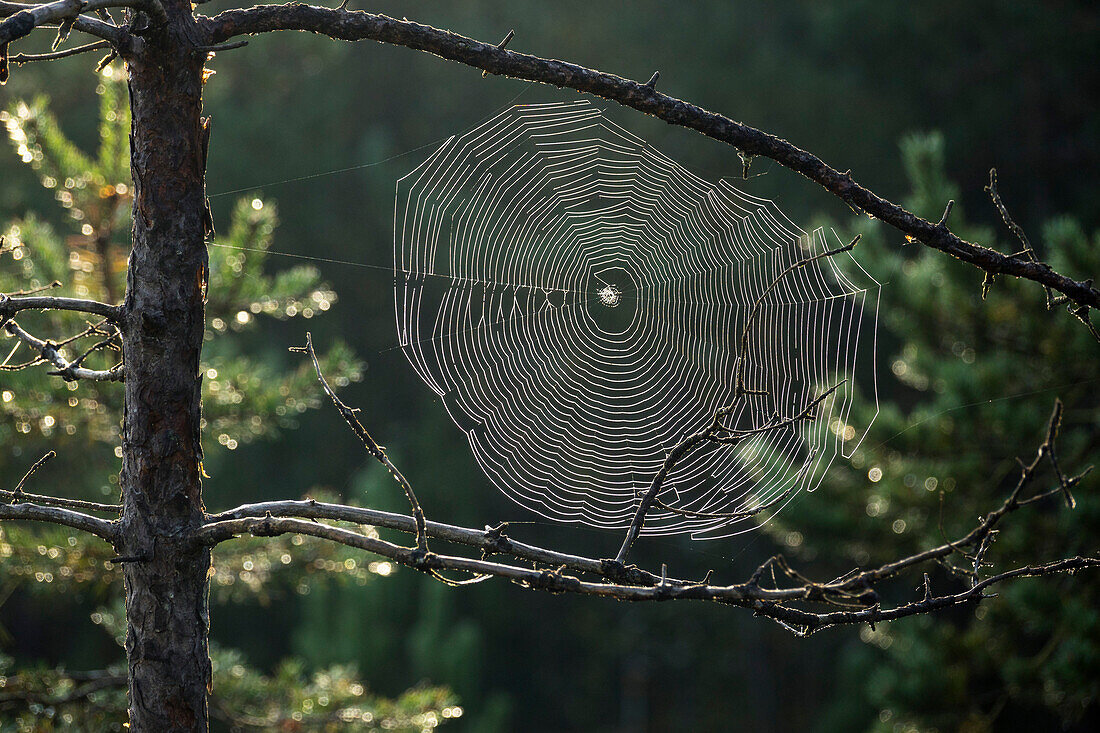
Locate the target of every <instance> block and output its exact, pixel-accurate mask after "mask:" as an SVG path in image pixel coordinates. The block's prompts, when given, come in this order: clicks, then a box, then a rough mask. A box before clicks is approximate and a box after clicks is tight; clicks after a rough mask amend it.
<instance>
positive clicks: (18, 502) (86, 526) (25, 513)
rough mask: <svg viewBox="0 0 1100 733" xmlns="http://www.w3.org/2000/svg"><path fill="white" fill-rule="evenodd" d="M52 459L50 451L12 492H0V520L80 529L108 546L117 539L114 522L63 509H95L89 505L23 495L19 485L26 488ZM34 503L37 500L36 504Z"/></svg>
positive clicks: (36, 462)
mask: <svg viewBox="0 0 1100 733" xmlns="http://www.w3.org/2000/svg"><path fill="white" fill-rule="evenodd" d="M53 457H54V452H53V451H50V452H49V453H47V454H46V455H44V456H42V457H41V458H39V459H38V460H37V461H35V462H34V465H32V466H31V467H30V469H28V470H27V472H26V473H25V474H23V478H21V479H20V480H19V483H18V484H16V486H15V489H13V490H12V491H0V498H2V499H4V503H0V520H3V519H17V520H26V521H33V522H49V523H50V524H60V525H61V526H63V527H72V528H73V529H79V530H83V531H85V532H88V533H90V534H94V535H95V536H97V537H99V538H101V539H103V540H106V541H107V542H109V543H111V544H112V545H113V544H115V542H116V541H117V540H118V528H117V526H116V524H115V523H114V522H111V521H107V520H106V519H100V518H98V517H93V516H91V515H89V514H83V513H81V512H78V511H74V510H73V509H69V508H67V507H69V506H73V505H76V504H80V505H81V508H83V509H96V507H95V506H92V502H76V501H75V500H71V499H61V498H56V497H42V496H38V495H34V494H25V493H24V492H23V486H24V485H26V483H27V481H28V480H29V479H30V478H31V476H33V475H34V473H35V472H36V471H38V469H40V468H41V467H42V466H43V465H44V464H45V463H46V462H47V461H49V460H50V459H51V458H53ZM36 500H41V501H40V503H39V502H38V501H36ZM48 505H52V506H48Z"/></svg>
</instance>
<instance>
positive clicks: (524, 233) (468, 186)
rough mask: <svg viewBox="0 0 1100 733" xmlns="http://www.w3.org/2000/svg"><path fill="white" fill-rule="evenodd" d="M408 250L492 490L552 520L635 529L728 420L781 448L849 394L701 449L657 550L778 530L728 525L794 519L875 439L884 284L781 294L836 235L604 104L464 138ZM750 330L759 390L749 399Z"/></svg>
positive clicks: (431, 335)
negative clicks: (641, 507) (644, 510)
mask: <svg viewBox="0 0 1100 733" xmlns="http://www.w3.org/2000/svg"><path fill="white" fill-rule="evenodd" d="M394 230H395V237H394V239H395V244H394V278H395V289H394V293H395V309H396V320H397V332H398V342H399V344H400V346H401V348H402V350H403V351H404V353H405V355H406V357H407V358H408V360H409V362H410V363H411V364H412V366H413V368H414V370H415V371H416V372H417V374H418V375H419V376H420V378H421V379H422V380H423V381H424V383H425V384H426V385H427V386H428V387H429V388H430V389H431V390H432V391H433V392H435V393H436V395H438V396H439V398H440V399H441V401H442V403H443V405H444V406H445V408H446V410H447V412H448V414H449V415H450V417H451V418H452V419H453V420H454V422H455V424H456V425H457V426H458V427H459V428H460V429H461V430H462V431H463V432H464V433H465V434H466V436H467V438H468V440H469V443H470V447H471V449H472V450H473V453H474V456H475V458H476V460H477V462H478V463H479V465H480V466H481V468H482V469H483V470H484V471H485V474H486V476H487V477H488V479H489V480H490V482H491V483H493V484H494V485H495V486H496V487H497V488H499V489H500V490H501V491H503V492H504V493H505V494H506V495H508V496H510V497H511V498H512V499H513V500H515V501H516V502H518V503H519V504H521V505H522V506H524V507H526V508H528V509H531V510H533V511H535V512H537V513H539V514H541V515H543V516H545V517H547V518H550V519H554V520H558V521H564V522H575V523H583V524H586V525H591V526H595V527H601V528H607V529H623V528H625V527H626V526H628V525H629V524H630V521H631V519H632V518H633V516H634V513H635V512H636V510H637V507H638V500H639V495H640V494H641V493H643V492H644V491H645V490H646V489H647V488H648V487H649V485H650V483H651V481H652V480H653V476H654V475H655V474H656V473H657V472H658V471H659V470H660V468H661V465H662V463H663V462H664V460H665V457H666V455H667V452H668V451H669V450H670V449H671V448H672V447H673V446H675V445H676V444H677V443H678V442H679V441H680V440H682V439H683V438H684V437H685V436H687V435H689V434H692V433H695V432H697V431H699V430H700V429H702V428H704V427H705V426H706V425H707V424H709V422H710V421H711V419H712V418H713V415H714V413H715V410H716V409H717V408H719V407H721V406H724V405H730V404H734V405H735V409H734V411H733V412H732V413H731V416H730V418H729V420H728V421H727V424H728V425H730V426H731V427H734V428H737V429H742V430H747V429H752V428H757V427H760V426H763V425H766V424H768V423H769V421H773V420H775V419H776V418H777V417H778V418H783V417H790V416H792V415H795V414H798V413H799V412H800V411H801V410H802V409H803V408H804V407H805V406H806V405H807V404H809V403H810V402H811V401H813V400H814V398H815V397H817V396H818V395H820V394H822V393H824V392H825V391H826V390H828V389H829V388H830V387H832V386H834V385H836V384H837V383H839V382H841V380H844V381H843V383H842V384H841V386H840V387H839V388H838V389H836V391H835V392H833V393H832V394H831V395H830V396H829V397H828V398H827V399H826V400H825V401H824V402H823V403H822V404H821V405H820V406H819V409H818V410H817V414H816V417H815V418H814V419H813V420H809V421H805V422H799V423H796V424H791V425H787V426H785V427H782V428H779V429H774V430H767V431H763V432H761V433H759V434H758V435H756V436H754V437H752V438H749V439H747V440H745V441H743V442H741V443H739V444H738V445H732V446H731V445H723V444H716V443H708V444H706V445H704V446H702V447H700V448H698V449H696V450H694V451H692V452H691V453H690V454H689V455H687V456H686V457H685V458H684V459H683V460H681V461H680V462H679V463H677V465H676V466H675V468H674V470H673V471H672V472H671V473H670V475H669V479H668V481H667V482H666V483H665V485H664V487H663V489H662V491H661V494H660V495H659V496H658V499H659V504H658V506H657V507H655V508H654V509H653V510H652V511H651V512H650V513H649V515H648V516H647V519H646V523H645V527H644V530H643V533H644V534H651V535H654V534H674V533H681V532H690V533H691V534H692V536H693V537H695V538H698V539H711V538H717V537H725V536H730V535H733V534H737V533H739V532H741V531H745V530H746V529H751V528H752V527H755V526H758V525H759V524H760V523H761V521H762V520H763V519H764V518H765V517H764V516H760V517H756V518H752V519H751V521H749V520H750V518H749V517H744V516H742V517H733V518H730V517H713V516H707V515H708V514H710V515H713V514H723V513H725V514H729V513H736V512H744V511H747V510H751V509H752V508H753V507H759V506H763V505H770V504H775V505H776V506H775V508H774V509H773V508H772V507H771V506H769V511H768V512H767V514H769V515H770V514H771V513H773V512H774V511H776V510H778V508H780V506H781V505H783V504H785V503H786V502H787V501H789V500H790V498H792V497H793V496H794V495H795V494H796V493H797V491H798V490H800V489H806V490H813V489H814V488H816V487H817V486H818V484H819V483H820V482H821V480H822V477H823V476H824V473H825V471H826V470H827V469H828V467H829V465H830V464H831V463H832V462H833V460H834V459H835V458H836V456H837V455H843V456H850V455H851V452H852V451H853V450H854V449H855V447H857V446H858V443H859V441H861V440H862V437H863V435H864V434H865V432H866V428H867V427H869V425H865V426H863V428H862V432H859V431H857V430H856V428H855V427H854V426H852V425H851V424H849V419H850V417H851V410H852V406H853V401H854V398H855V381H856V368H857V364H858V365H859V366H860V370H861V373H869V374H870V377H869V378H870V380H871V382H872V383H873V381H874V368H873V367H874V365H873V360H874V345H875V344H874V341H875V339H876V331H877V318H878V293H879V288H880V285H879V283H878V282H876V281H875V280H874V279H873V278H872V277H871V276H870V275H869V274H868V273H867V272H866V271H865V270H863V269H862V268H861V267H859V265H858V263H857V262H856V261H855V260H854V259H853V258H852V257H851V255H850V254H849V253H845V254H843V255H840V256H839V257H823V258H819V259H817V260H814V261H813V262H810V263H807V264H806V265H805V266H803V267H798V268H795V269H793V270H791V271H790V272H789V273H788V274H787V275H785V276H784V277H783V278H782V279H781V280H780V281H779V282H778V283H777V284H775V286H774V287H771V286H772V285H773V283H775V280H776V278H777V277H779V275H780V273H783V272H784V270H786V269H787V268H788V267H790V266H791V265H793V264H795V263H797V262H799V261H801V260H805V259H807V258H810V257H813V255H815V254H819V253H821V252H825V251H826V250H828V249H829V247H828V246H827V245H826V239H825V234H824V232H822V231H820V230H818V231H816V232H814V233H812V234H806V233H805V232H802V231H801V230H800V229H798V227H796V226H795V225H794V224H793V223H791V221H790V220H789V219H787V218H786V216H784V215H783V214H782V212H780V211H779V210H778V208H776V207H775V205H774V204H772V203H771V202H770V201H767V200H764V199H759V198H755V197H752V196H749V195H747V194H745V193H743V192H741V191H738V190H737V189H735V188H734V187H733V186H731V185H729V184H727V183H725V182H721V183H719V184H718V185H711V184H709V183H707V182H706V181H704V180H702V179H700V178H699V177H697V176H695V175H694V174H692V173H690V172H689V171H687V170H686V169H684V168H683V167H682V166H680V165H678V164H677V163H675V162H674V161H672V160H670V159H669V158H667V157H666V156H664V155H662V154H660V153H659V152H657V151H655V150H654V149H653V148H652V147H650V146H649V145H647V144H646V143H645V142H644V141H642V140H641V139H639V138H637V137H636V136H634V135H632V134H631V133H629V132H627V131H626V130H623V129H622V128H620V127H618V126H616V125H615V124H614V123H612V122H610V121H609V120H608V119H607V118H606V117H605V116H604V114H603V112H602V111H601V110H600V109H599V108H597V107H595V106H594V105H592V104H591V103H589V102H586V101H578V102H570V103H551V104H532V105H519V106H515V107H512V108H510V109H508V110H506V111H504V112H502V113H500V114H499V115H497V116H496V117H494V118H492V119H491V120H489V121H487V122H485V123H484V124H483V125H481V126H480V127H478V128H475V129H474V130H471V131H469V132H467V133H465V134H463V135H462V136H460V137H454V138H451V139H449V140H448V141H447V142H445V143H444V144H443V146H442V147H440V148H439V150H437V151H436V152H435V153H434V154H433V155H431V156H430V157H429V158H428V160H427V161H425V162H424V163H423V164H422V165H421V166H420V167H418V168H417V169H416V170H414V171H412V172H411V173H409V174H408V175H407V176H405V177H404V178H402V179H401V180H400V181H399V182H398V185H397V200H396V206H395V215H394ZM838 259H839V260H841V261H838ZM842 264H843V265H844V268H843V269H842V268H841V265H842ZM769 288H770V289H769ZM758 299H760V301H761V302H760V305H759V309H758V311H757V313H756V316H755V318H753V319H752V323H751V325H750V327H749V328H748V329H747V330H746V321H747V320H748V319H749V318H750V314H751V312H752V310H753V307H754V303H756V301H757V300H758ZM742 334H745V335H746V338H747V340H748V344H747V348H746V350H745V353H746V363H745V365H744V367H743V369H742V374H743V375H744V380H745V386H746V387H747V388H748V389H749V390H750V391H751V392H752V393H751V394H748V395H742V396H741V397H739V398H738V399H737V400H736V402H735V399H734V398H735V384H734V381H735V379H736V377H735V374H736V364H737V359H738V356H739V354H740V353H741V344H740V342H741V338H742ZM865 340H870V348H869V349H868V348H863V349H861V347H860V343H861V341H865ZM868 351H869V352H870V353H867V352H868ZM872 392H874V388H873V389H872ZM875 397H876V414H877V394H875ZM872 419H873V418H872ZM857 433H858V435H857ZM668 507H672V508H675V509H679V510H682V511H681V512H673V511H668V509H667V508H668Z"/></svg>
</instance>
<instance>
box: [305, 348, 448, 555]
mask: <svg viewBox="0 0 1100 733" xmlns="http://www.w3.org/2000/svg"><path fill="white" fill-rule="evenodd" d="M291 351H294V352H297V353H305V354H309V358H310V359H312V360H313V368H314V369H315V370H316V371H317V379H318V381H320V382H321V387H322V389H324V390H325V394H327V395H328V396H329V399H331V400H332V404H333V405H335V406H336V410H337V411H338V412H339V413H340V416H341V417H342V418H344V421H345V422H346V423H347V424H348V427H350V428H351V431H352V432H353V433H355V437H357V438H359V441H360V442H361V443H362V444H363V447H364V448H366V449H367V452H368V453H370V454H371V455H372V456H374V458H375V459H376V460H377V461H378V462H379V463H381V464H382V465H383V466H385V467H386V470H388V471H389V472H390V475H391V476H393V478H394V480H395V481H397V483H398V484H400V485H401V489H402V490H403V491H404V492H405V497H406V498H407V499H408V500H409V504H410V506H412V513H413V517H415V518H416V547H417V549H418V550H419V551H420V552H427V551H428V535H427V533H426V532H425V529H424V510H423V509H421V508H420V502H419V501H418V500H417V498H416V493H415V492H413V488H412V485H411V484H410V483H409V481H408V479H406V478H405V477H404V475H402V473H401V472H400V471H399V470H397V466H395V465H393V462H392V461H391V460H390V458H389V456H387V455H386V450H385V449H384V448H383V447H382V446H380V445H378V443H376V442H375V440H374V438H372V437H371V435H370V433H368V432H367V429H366V428H364V427H363V424H362V423H361V422H359V418H358V417H356V416H355V413H357V412H359V410H358V409H352V408H350V407H348V406H347V405H345V404H344V403H343V401H342V400H341V399H340V398H339V397H337V396H336V392H334V391H333V389H332V387H330V386H329V385H328V381H327V380H326V379H325V375H324V374H322V373H321V362H319V361H318V360H317V352H315V351H314V350H313V337H312V335H311V334H309V333H308V332H307V333H306V345H305V346H301V347H296V348H293V349H291Z"/></svg>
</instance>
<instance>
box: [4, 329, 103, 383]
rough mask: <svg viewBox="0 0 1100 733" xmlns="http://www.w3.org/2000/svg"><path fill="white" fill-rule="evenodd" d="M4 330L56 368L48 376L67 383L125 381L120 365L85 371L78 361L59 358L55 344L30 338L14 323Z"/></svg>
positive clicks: (59, 354) (30, 336) (29, 335)
mask: <svg viewBox="0 0 1100 733" xmlns="http://www.w3.org/2000/svg"><path fill="white" fill-rule="evenodd" d="M4 330H5V331H7V332H8V333H9V334H10V335H12V336H14V337H16V338H18V339H19V340H20V341H22V342H23V343H25V344H27V345H28V346H30V347H31V348H34V349H37V350H38V353H39V354H40V355H41V356H42V358H43V359H45V360H46V361H48V362H50V363H51V364H53V365H54V366H56V367H57V371H56V372H50V374H52V375H55V376H58V377H61V378H62V379H64V380H65V381H67V382H72V381H75V380H77V379H88V380H91V381H94V382H121V381H123V380H124V379H125V368H124V366H123V364H121V363H119V364H117V365H116V366H113V367H111V368H110V369H106V370H102V371H101V370H96V369H85V368H84V367H82V366H79V360H77V361H75V362H70V361H68V360H67V359H65V357H63V356H61V353H60V352H59V351H58V350H57V346H56V345H55V344H52V343H50V342H49V341H43V340H42V339H39V338H36V337H34V336H32V335H31V334H29V333H27V332H26V331H24V330H23V329H22V328H20V326H19V324H18V323H16V322H15V321H9V322H8V323H6V324H5V325H4ZM85 356H87V354H85ZM83 358H84V357H81V359H83Z"/></svg>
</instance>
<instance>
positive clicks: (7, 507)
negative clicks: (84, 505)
mask: <svg viewBox="0 0 1100 733" xmlns="http://www.w3.org/2000/svg"><path fill="white" fill-rule="evenodd" d="M3 519H17V520H27V521H33V522H49V523H51V524H60V525H62V526H65V527H72V528H73V529H80V530H83V531H85V532H88V533H90V534H94V535H95V536H97V537H99V538H101V539H103V540H106V541H107V542H109V543H111V544H112V545H113V544H114V543H115V541H116V540H117V539H118V529H117V527H116V525H115V523H114V522H109V521H107V520H105V519H99V518H98V517H93V516H91V515H88V514H81V513H80V512H75V511H72V510H71V509H62V508H59V507H49V506H40V505H38V504H29V503H28V504H0V520H3Z"/></svg>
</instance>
